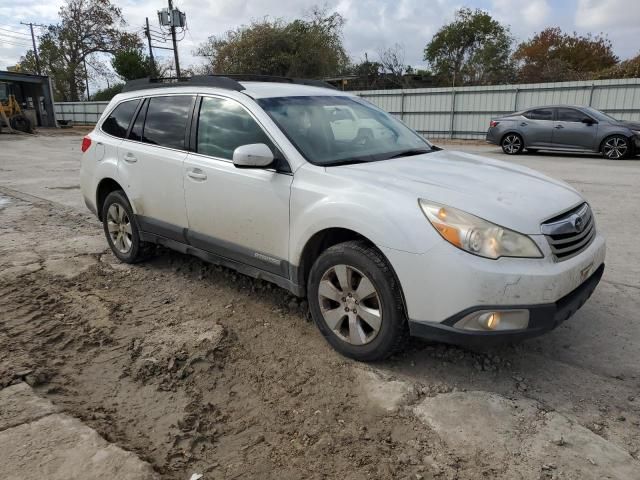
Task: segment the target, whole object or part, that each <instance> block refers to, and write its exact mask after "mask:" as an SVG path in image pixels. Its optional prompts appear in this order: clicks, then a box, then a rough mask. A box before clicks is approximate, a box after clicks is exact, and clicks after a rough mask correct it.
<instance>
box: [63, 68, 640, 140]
mask: <svg viewBox="0 0 640 480" xmlns="http://www.w3.org/2000/svg"><path fill="white" fill-rule="evenodd" d="M351 93H354V94H356V95H359V96H360V97H362V98H364V99H366V100H368V101H370V102H372V103H374V104H376V105H378V106H379V107H380V108H382V109H384V110H386V111H388V112H390V113H391V114H393V115H395V116H397V117H398V118H400V119H402V120H403V121H404V122H405V123H407V124H408V125H409V126H410V127H412V128H413V129H415V130H417V131H418V132H419V133H421V134H423V135H425V136H426V137H427V138H462V139H483V138H484V136H485V134H486V131H487V128H488V127H489V121H490V120H491V119H492V118H493V117H496V116H499V115H502V114H505V113H511V112H515V111H518V110H523V109H526V108H529V107H534V106H538V105H549V104H557V103H562V104H571V105H590V106H592V107H594V108H597V109H598V110H602V111H604V112H606V113H609V114H610V115H613V116H614V117H616V118H620V119H622V120H636V121H640V78H629V79H619V80H595V81H583V82H557V83H532V84H522V85H492V86H481V87H456V88H416V89H407V90H367V91H356V92H351ZM108 103H109V102H68V103H56V104H55V108H56V116H57V118H58V119H59V120H60V119H62V120H72V121H73V123H74V124H76V125H93V124H95V123H96V122H97V121H98V118H100V114H101V113H102V112H103V111H104V109H105V108H106V106H107V104H108Z"/></svg>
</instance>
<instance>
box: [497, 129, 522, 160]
mask: <svg viewBox="0 0 640 480" xmlns="http://www.w3.org/2000/svg"><path fill="white" fill-rule="evenodd" d="M500 146H501V147H502V151H503V152H504V153H506V154H507V155H518V154H520V153H522V150H524V141H523V140H522V137H521V136H520V135H518V134H517V133H507V134H506V135H505V136H504V137H502V140H501V141H500Z"/></svg>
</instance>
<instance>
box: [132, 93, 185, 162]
mask: <svg viewBox="0 0 640 480" xmlns="http://www.w3.org/2000/svg"><path fill="white" fill-rule="evenodd" d="M193 98H194V97H191V96H188V95H176V96H173V97H152V98H150V99H149V106H148V107H147V118H146V120H145V122H144V131H143V134H142V141H143V142H146V143H152V144H154V145H160V146H161V147H170V148H177V149H181V150H183V149H184V148H185V145H184V134H185V130H186V128H187V119H188V117H189V110H190V109H191V106H192V104H193Z"/></svg>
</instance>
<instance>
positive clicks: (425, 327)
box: [409, 263, 604, 347]
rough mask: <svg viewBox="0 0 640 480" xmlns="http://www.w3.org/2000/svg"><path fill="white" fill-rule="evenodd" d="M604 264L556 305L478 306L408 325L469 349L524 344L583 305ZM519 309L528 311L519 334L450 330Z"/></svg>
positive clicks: (417, 332)
mask: <svg viewBox="0 0 640 480" xmlns="http://www.w3.org/2000/svg"><path fill="white" fill-rule="evenodd" d="M603 272H604V263H603V264H601V265H600V267H598V268H597V269H596V271H595V272H594V273H593V274H591V276H590V277H589V278H588V279H587V280H585V281H584V283H582V284H581V285H580V286H578V288H576V289H575V290H573V291H572V292H571V293H569V294H568V295H566V296H564V297H562V298H561V299H559V300H558V301H556V302H553V303H547V304H540V305H512V306H505V305H481V306H478V307H472V308H470V309H466V310H464V311H462V312H460V313H458V314H456V315H454V316H452V317H450V318H448V319H447V320H445V321H443V322H442V323H423V322H416V321H411V320H410V321H409V329H410V332H411V335H413V336H416V337H422V338H426V339H429V340H435V341H438V342H445V343H452V344H456V345H464V346H470V347H481V346H484V347H486V346H492V345H498V344H502V343H506V342H512V341H518V340H523V339H525V338H531V337H535V336H538V335H541V334H543V333H545V332H547V331H549V330H553V329H554V328H556V327H557V326H558V325H560V324H561V323H562V322H564V321H565V320H567V319H569V318H570V317H571V316H573V314H574V313H576V312H577V311H578V309H580V307H582V305H584V303H585V302H586V301H587V300H588V299H589V297H590V296H591V294H592V293H593V291H594V290H595V289H596V286H597V285H598V283H599V282H600V279H601V278H602V274H603ZM493 309H496V310H506V309H519V310H528V311H529V325H528V326H527V328H525V329H520V330H503V331H495V332H489V331H469V330H462V329H458V328H455V327H453V325H455V324H456V322H458V320H460V319H461V318H463V317H465V316H466V315H468V314H470V313H472V312H474V311H479V310H493Z"/></svg>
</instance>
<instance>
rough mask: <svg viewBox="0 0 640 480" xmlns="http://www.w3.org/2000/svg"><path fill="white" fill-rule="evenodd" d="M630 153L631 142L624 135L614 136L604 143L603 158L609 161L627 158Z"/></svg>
mask: <svg viewBox="0 0 640 480" xmlns="http://www.w3.org/2000/svg"><path fill="white" fill-rule="evenodd" d="M630 152H631V147H630V145H629V140H628V139H627V138H626V137H624V136H622V135H613V136H611V137H609V138H607V139H605V141H604V142H602V156H603V157H604V158H608V159H609V160H621V159H623V158H627V157H628V156H629V153H630Z"/></svg>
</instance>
